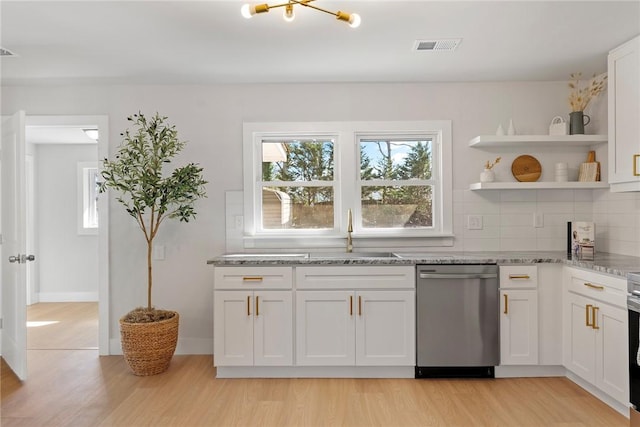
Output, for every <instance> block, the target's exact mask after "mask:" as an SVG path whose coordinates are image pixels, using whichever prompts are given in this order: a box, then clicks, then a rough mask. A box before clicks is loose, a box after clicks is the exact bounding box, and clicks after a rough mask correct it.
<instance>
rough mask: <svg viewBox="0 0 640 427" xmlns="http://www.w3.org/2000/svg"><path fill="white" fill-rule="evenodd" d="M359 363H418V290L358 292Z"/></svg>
mask: <svg viewBox="0 0 640 427" xmlns="http://www.w3.org/2000/svg"><path fill="white" fill-rule="evenodd" d="M355 305H356V315H357V316H356V365H365V366H415V364H416V350H415V348H416V347H415V322H416V321H415V307H416V303H415V291H360V292H357V293H356V302H355Z"/></svg>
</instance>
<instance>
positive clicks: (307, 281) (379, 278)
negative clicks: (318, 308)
mask: <svg viewBox="0 0 640 427" xmlns="http://www.w3.org/2000/svg"><path fill="white" fill-rule="evenodd" d="M296 287H297V288H298V289H365V288H366V289H397V288H404V289H414V288H415V287H416V270H415V267H413V266H374V265H367V266H322V267H297V268H296Z"/></svg>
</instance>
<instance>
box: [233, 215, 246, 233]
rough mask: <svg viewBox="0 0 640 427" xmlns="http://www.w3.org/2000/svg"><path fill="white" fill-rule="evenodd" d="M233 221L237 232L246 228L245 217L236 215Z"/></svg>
mask: <svg viewBox="0 0 640 427" xmlns="http://www.w3.org/2000/svg"><path fill="white" fill-rule="evenodd" d="M233 221H234V225H233V226H234V228H235V229H236V230H242V228H243V227H244V217H243V216H242V215H236V216H234V217H233Z"/></svg>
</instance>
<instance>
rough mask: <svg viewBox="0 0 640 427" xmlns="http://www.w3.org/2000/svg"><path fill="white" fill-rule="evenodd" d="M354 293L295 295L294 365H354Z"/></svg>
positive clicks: (331, 292) (302, 293) (320, 292)
mask: <svg viewBox="0 0 640 427" xmlns="http://www.w3.org/2000/svg"><path fill="white" fill-rule="evenodd" d="M354 296H355V295H354V292H353V291H298V292H297V293H296V362H297V364H298V365H307V366H336V365H340V366H351V365H353V364H354V363H355V320H354V315H355V306H354V305H355V301H354V299H355V298H354Z"/></svg>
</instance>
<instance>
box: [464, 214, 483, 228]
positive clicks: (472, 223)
mask: <svg viewBox="0 0 640 427" xmlns="http://www.w3.org/2000/svg"><path fill="white" fill-rule="evenodd" d="M467 229H468V230H482V215H469V216H467Z"/></svg>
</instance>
